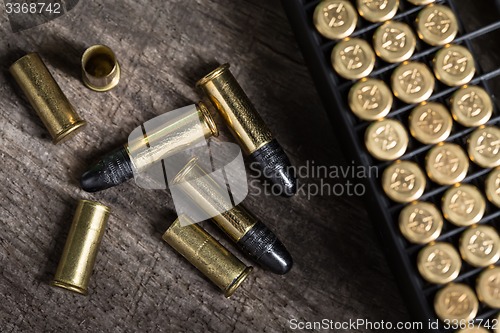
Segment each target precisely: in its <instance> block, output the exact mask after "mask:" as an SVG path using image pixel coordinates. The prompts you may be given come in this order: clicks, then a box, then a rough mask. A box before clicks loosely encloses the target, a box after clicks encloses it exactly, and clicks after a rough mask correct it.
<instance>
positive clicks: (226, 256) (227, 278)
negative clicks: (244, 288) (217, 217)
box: [163, 215, 252, 297]
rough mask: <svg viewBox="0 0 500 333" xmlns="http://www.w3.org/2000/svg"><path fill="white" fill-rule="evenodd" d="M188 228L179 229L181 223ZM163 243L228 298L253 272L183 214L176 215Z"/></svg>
mask: <svg viewBox="0 0 500 333" xmlns="http://www.w3.org/2000/svg"><path fill="white" fill-rule="evenodd" d="M181 219H184V222H185V223H187V224H188V225H185V226H181V222H180V220H181ZM163 240H164V241H165V242H167V243H168V244H169V245H170V246H172V247H173V248H174V249H175V250H176V251H177V252H179V253H180V254H181V255H182V256H183V257H184V258H186V259H187V260H188V261H189V262H190V263H191V264H193V266H195V267H196V268H197V269H198V270H200V272H202V273H203V274H204V275H205V276H206V277H208V278H209V279H210V281H212V282H213V283H214V284H215V285H216V286H217V287H219V288H220V290H222V291H223V292H224V296H226V297H230V296H231V295H232V294H233V293H234V291H235V290H236V289H237V288H238V287H239V286H240V284H241V283H242V282H243V281H244V280H245V279H246V277H247V276H248V274H249V273H250V272H251V271H252V267H247V266H246V265H245V264H244V263H242V262H241V261H240V260H239V259H238V258H236V257H235V256H234V255H233V254H232V253H231V252H229V251H228V250H227V249H226V248H225V247H224V246H222V244H221V243H219V242H218V241H217V240H216V239H215V238H213V237H212V236H211V235H210V234H208V233H207V232H206V231H205V230H203V228H201V227H200V226H199V225H197V224H193V221H192V220H191V219H190V218H189V217H188V216H186V215H181V216H179V217H178V218H177V219H176V220H175V221H174V223H172V225H171V226H170V227H169V228H168V229H167V231H165V233H164V234H163Z"/></svg>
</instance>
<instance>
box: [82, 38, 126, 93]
mask: <svg viewBox="0 0 500 333" xmlns="http://www.w3.org/2000/svg"><path fill="white" fill-rule="evenodd" d="M103 49H105V50H106V51H108V52H107V53H106V54H107V55H108V56H111V58H112V60H113V62H114V64H113V68H112V69H111V71H110V72H109V73H108V74H107V75H106V77H112V80H111V81H110V82H109V83H107V84H105V85H102V86H101V85H96V84H93V83H92V82H90V80H89V76H91V77H94V76H93V75H92V74H90V73H88V72H87V70H86V69H85V67H86V65H87V62H88V60H89V59H90V58H91V57H92V56H95V55H96V54H99V53H98V51H99V50H103ZM81 66H82V80H83V83H84V84H85V86H86V87H87V88H89V89H91V90H94V91H97V92H105V91H108V90H111V89H113V88H114V87H116V85H117V84H118V83H119V82H120V76H121V69H120V64H119V63H118V60H117V59H116V55H115V53H114V52H113V50H112V49H111V48H110V47H109V46H106V45H104V44H95V45H92V46H89V47H88V48H87V49H86V50H85V51H84V52H83V54H82V59H81ZM101 79H102V78H101Z"/></svg>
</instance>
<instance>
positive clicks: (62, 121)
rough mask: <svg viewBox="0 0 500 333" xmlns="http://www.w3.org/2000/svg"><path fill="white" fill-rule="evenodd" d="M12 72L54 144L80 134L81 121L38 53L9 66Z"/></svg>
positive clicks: (83, 124) (30, 54) (83, 123)
mask: <svg viewBox="0 0 500 333" xmlns="http://www.w3.org/2000/svg"><path fill="white" fill-rule="evenodd" d="M10 73H11V74H12V76H13V77H14V79H15V80H16V82H17V83H18V84H19V86H20V87H21V89H22V90H23V92H24V94H25V95H26V97H27V98H28V101H29V102H30V104H31V106H32V107H33V109H35V111H36V113H37V114H38V116H39V117H40V119H42V122H43V123H44V125H45V127H47V129H48V131H49V133H50V135H51V136H52V139H53V142H54V143H56V144H57V143H60V142H63V141H64V140H66V139H69V138H70V137H71V136H73V135H74V134H76V133H77V132H78V131H80V130H81V129H82V128H83V127H84V126H85V125H86V122H85V121H84V120H82V119H81V118H80V117H79V116H78V114H76V112H75V109H74V108H73V106H72V105H71V103H70V102H69V101H68V99H67V98H66V96H65V95H64V93H63V92H62V90H61V88H60V87H59V85H58V84H57V82H56V81H55V80H54V77H53V76H52V75H51V74H50V72H49V70H48V69H47V67H46V66H45V64H44V63H43V61H42V59H41V58H40V56H39V55H38V54H37V53H29V54H27V55H25V56H24V57H22V58H20V59H19V60H17V61H16V62H15V63H14V64H12V66H10Z"/></svg>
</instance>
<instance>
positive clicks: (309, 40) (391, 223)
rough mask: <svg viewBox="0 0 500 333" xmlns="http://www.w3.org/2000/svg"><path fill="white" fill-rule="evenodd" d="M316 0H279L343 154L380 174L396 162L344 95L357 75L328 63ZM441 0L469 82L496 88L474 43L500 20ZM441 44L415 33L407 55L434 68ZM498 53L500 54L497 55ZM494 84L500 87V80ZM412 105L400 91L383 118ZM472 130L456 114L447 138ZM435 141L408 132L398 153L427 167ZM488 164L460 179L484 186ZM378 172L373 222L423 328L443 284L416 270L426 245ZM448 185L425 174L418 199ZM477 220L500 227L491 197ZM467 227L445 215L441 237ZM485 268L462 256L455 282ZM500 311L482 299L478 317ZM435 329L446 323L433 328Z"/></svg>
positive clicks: (404, 13) (370, 182) (381, 70)
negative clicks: (476, 17) (406, 223)
mask: <svg viewBox="0 0 500 333" xmlns="http://www.w3.org/2000/svg"><path fill="white" fill-rule="evenodd" d="M319 2H320V1H319V0H283V1H282V3H283V6H284V8H285V10H286V12H287V15H288V18H289V21H290V23H291V26H292V28H293V30H294V32H295V35H296V38H297V40H298V43H299V46H300V47H301V50H302V53H303V55H304V58H305V60H306V62H307V64H308V66H309V69H310V71H311V73H312V76H313V79H314V82H315V85H316V88H317V90H318V92H319V94H320V97H321V99H322V101H323V104H324V106H325V109H326V111H327V113H328V116H329V117H330V120H331V121H332V124H333V125H334V127H335V131H336V133H338V138H339V139H342V145H343V146H345V148H346V149H345V153H346V155H347V156H348V157H349V158H351V159H353V160H354V161H355V162H356V163H359V165H362V166H365V167H369V166H376V167H377V168H378V169H379V173H378V174H379V176H381V175H382V172H383V170H384V168H385V167H386V166H388V165H389V164H390V163H392V162H381V161H378V160H376V159H374V158H373V157H372V156H371V155H370V154H369V153H368V152H367V151H366V149H365V144H364V133H365V129H366V128H367V126H368V124H369V122H368V121H363V120H360V119H358V118H357V117H356V116H355V115H354V114H353V113H352V112H351V110H350V108H349V105H348V101H347V96H348V93H349V89H350V88H351V86H352V85H353V84H354V83H355V82H356V81H349V80H346V79H344V78H342V77H340V76H339V75H337V73H335V71H334V70H333V68H332V66H331V64H330V54H331V51H332V49H333V46H334V45H335V44H336V43H337V41H334V40H329V39H326V38H324V37H323V36H321V35H320V34H319V33H318V32H317V31H316V29H315V27H314V24H313V12H314V9H315V7H316V5H317V4H318V3H319ZM479 2H483V1H479ZM486 2H488V3H489V4H490V5H491V6H494V5H495V2H494V1H486ZM436 3H437V4H443V5H447V6H449V7H450V8H451V9H452V10H453V12H454V13H455V15H456V16H457V19H458V24H459V33H458V35H457V37H456V38H455V40H454V41H453V42H452V43H453V44H461V45H463V46H465V47H467V48H468V49H469V50H470V51H471V53H472V55H473V56H474V59H475V62H476V74H475V76H474V78H473V79H472V81H471V82H470V83H469V85H478V86H481V87H483V88H484V89H485V90H486V91H487V92H488V94H490V95H493V91H492V84H491V81H492V79H494V78H495V77H497V76H500V68H499V67H500V66H498V63H497V64H495V67H496V69H494V70H492V71H488V72H485V71H483V68H482V64H481V63H480V62H478V61H477V59H481V58H480V54H479V53H478V51H479V50H478V49H477V48H476V49H474V46H473V43H472V40H473V39H476V38H484V35H486V34H489V33H491V32H493V31H495V30H496V29H500V20H499V21H497V22H494V23H491V24H488V25H485V26H484V25H483V27H481V28H479V29H477V30H474V31H470V32H467V31H464V29H463V24H462V22H461V20H460V19H461V17H460V13H459V12H457V7H456V3H454V1H451V0H445V1H436ZM354 6H355V4H354ZM421 9H422V6H414V5H411V4H410V3H408V2H406V1H405V0H400V5H399V10H398V12H397V14H396V16H395V17H394V18H393V19H392V20H395V21H403V22H406V23H408V24H409V25H410V26H411V27H414V22H415V18H416V16H417V14H418V12H419V11H420V10H421ZM495 10H496V8H495ZM468 14H470V13H466V14H465V15H468ZM381 24H382V23H370V22H368V21H365V20H364V19H363V18H361V17H359V19H358V24H357V27H356V30H355V31H354V32H353V33H352V34H351V35H350V37H360V38H362V39H365V40H367V41H369V43H370V44H371V40H372V34H373V32H374V31H375V29H376V28H377V27H378V26H380V25H381ZM492 37H493V36H492ZM491 44H492V45H493V44H500V40H494V39H493V38H492V41H491ZM440 48H441V46H436V47H432V46H429V45H427V44H425V43H424V42H423V41H417V47H416V50H415V53H414V54H413V56H412V57H411V58H410V59H409V60H416V61H420V62H423V63H426V64H427V65H428V66H429V68H432V59H433V57H434V54H435V53H436V51H438V50H439V49H440ZM498 49H500V48H498ZM488 51H489V49H488V48H483V49H482V52H488ZM497 59H500V57H498V58H497ZM397 66H398V63H396V64H389V63H386V62H383V61H382V60H381V59H379V58H377V61H376V64H375V68H374V70H373V72H372V73H371V74H370V75H369V77H374V78H379V79H381V80H383V81H385V82H386V83H388V84H389V86H390V76H391V73H392V71H393V69H395V68H396V67H397ZM458 88H459V87H447V86H445V85H443V84H442V83H441V82H439V81H438V80H436V86H435V88H434V92H433V95H432V96H431V97H430V98H429V101H438V102H441V103H443V104H444V105H449V103H448V101H449V98H450V96H451V95H452V93H453V92H454V91H455V90H457V89H458ZM496 88H497V91H498V86H497V87H496ZM492 100H493V104H494V111H493V115H492V117H491V119H490V120H489V121H488V123H487V124H488V125H497V126H498V125H500V112H499V109H498V108H499V105H498V100H496V99H495V96H492ZM414 106H415V105H408V104H405V103H403V102H401V101H399V100H398V99H397V98H395V99H394V104H393V107H392V109H391V111H390V112H389V114H388V115H387V116H386V118H392V119H397V120H400V121H401V122H402V123H403V124H404V125H405V126H406V125H407V124H408V122H407V119H408V114H409V113H410V111H411V110H412V109H413V107H414ZM473 130H474V128H466V127H463V126H461V125H460V124H458V123H456V122H454V125H453V130H452V133H451V135H450V136H449V138H448V139H446V140H445V141H446V142H454V143H457V144H459V145H460V146H462V147H463V148H465V147H466V140H467V137H468V136H469V134H470V133H471V132H472V131H473ZM432 146H433V145H425V144H422V143H420V142H418V141H417V140H415V139H414V138H411V137H410V143H409V146H408V149H407V151H406V153H405V154H404V155H403V157H401V158H400V159H401V160H412V161H415V162H417V163H418V164H419V165H420V166H421V167H422V169H423V170H425V167H424V160H425V154H426V153H427V151H428V150H429V149H430V148H431V147H432ZM489 171H490V169H482V168H480V167H479V166H477V165H475V164H474V163H471V164H470V168H469V172H468V175H467V177H466V178H465V180H464V181H462V183H471V184H474V185H476V186H477V187H478V188H479V189H480V190H483V189H484V179H485V177H486V175H487V174H488V172H489ZM380 178H381V177H379V178H370V179H367V193H366V200H367V209H368V210H369V213H370V215H371V216H374V221H375V223H376V228H377V230H378V232H379V233H380V236H381V240H382V244H383V247H384V249H385V251H386V254H387V257H388V258H389V262H390V264H391V267H392V269H393V271H394V274H395V275H396V279H397V280H398V282H399V285H400V289H401V291H402V293H403V296H404V299H405V301H406V304H407V306H408V308H409V310H410V313H411V314H412V317H413V319H414V320H416V321H420V322H423V325H424V329H426V325H427V323H428V321H429V320H436V319H437V317H436V315H435V312H434V308H433V302H434V296H435V294H436V292H437V291H438V290H439V289H440V288H441V286H439V285H434V284H430V283H428V282H426V281H425V280H424V279H423V278H421V276H420V274H419V272H418V270H417V265H416V262H417V260H416V258H417V254H418V251H419V250H420V249H421V248H422V247H423V246H424V245H414V244H411V243H410V242H408V241H407V240H406V239H405V238H404V237H403V236H402V234H401V232H400V230H399V228H398V216H399V213H400V211H401V209H402V208H403V207H404V204H400V203H396V202H393V201H391V200H390V199H389V198H388V197H387V196H386V195H385V193H384V191H383V190H382V186H381V183H380ZM448 187H449V186H440V185H437V184H435V183H434V182H430V181H428V182H427V187H426V190H425V193H424V194H423V196H422V197H421V198H420V199H419V200H422V201H427V202H431V203H434V204H435V205H436V206H437V207H440V206H441V205H440V200H441V196H442V194H443V193H444V191H445V190H446V189H447V188H448ZM483 193H484V192H483ZM480 223H487V224H490V225H493V226H494V227H495V228H496V229H497V230H500V210H499V209H498V208H496V207H494V206H493V205H492V204H491V203H489V202H488V203H487V208H486V212H485V215H484V217H483V219H482V220H481V222H480ZM465 228H466V227H457V226H454V225H452V224H451V223H449V222H446V221H445V223H444V226H443V231H442V234H441V235H440V236H439V238H438V239H437V240H438V241H446V242H450V243H452V244H454V245H456V244H457V242H458V238H459V236H460V234H461V232H462V231H463V230H464V229H465ZM481 270H482V268H474V267H472V266H470V265H468V264H467V263H466V262H462V269H461V271H460V275H459V277H458V278H457V279H456V280H454V282H462V283H467V284H468V285H470V286H471V287H472V288H473V289H474V285H475V279H476V278H477V275H478V274H479V273H480V272H481ZM497 313H498V310H493V309H491V308H488V307H486V306H484V305H483V304H480V307H479V311H478V315H477V317H476V318H480V319H488V318H492V317H495V316H496V314H497ZM431 332H446V331H445V330H435V331H431Z"/></svg>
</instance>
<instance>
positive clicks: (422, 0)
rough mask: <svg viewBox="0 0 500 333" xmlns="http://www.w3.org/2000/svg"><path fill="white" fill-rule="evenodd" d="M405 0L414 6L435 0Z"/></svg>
mask: <svg viewBox="0 0 500 333" xmlns="http://www.w3.org/2000/svg"><path fill="white" fill-rule="evenodd" d="M406 1H408V2H409V3H412V4H414V5H415V6H422V5H428V4H430V3H433V2H434V1H436V0H406Z"/></svg>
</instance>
